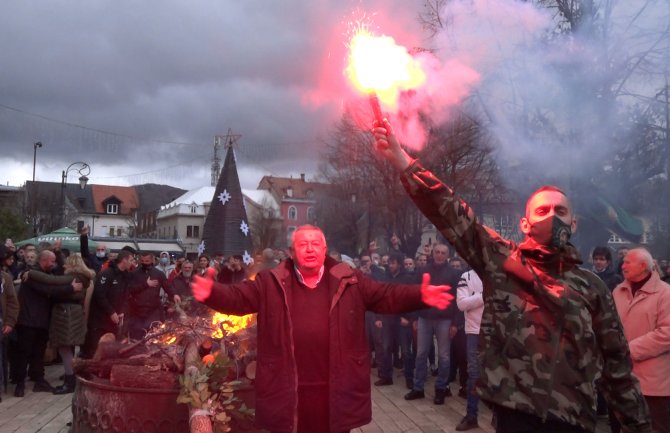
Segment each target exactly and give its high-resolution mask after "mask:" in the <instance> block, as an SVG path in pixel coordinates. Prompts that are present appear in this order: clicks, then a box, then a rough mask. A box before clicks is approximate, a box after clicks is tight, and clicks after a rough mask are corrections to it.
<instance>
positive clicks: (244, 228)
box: [240, 220, 249, 236]
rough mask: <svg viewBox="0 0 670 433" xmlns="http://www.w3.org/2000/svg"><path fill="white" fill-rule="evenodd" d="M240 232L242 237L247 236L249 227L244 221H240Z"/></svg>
mask: <svg viewBox="0 0 670 433" xmlns="http://www.w3.org/2000/svg"><path fill="white" fill-rule="evenodd" d="M240 230H242V233H244V236H249V226H248V225H247V222H246V221H244V220H242V224H240Z"/></svg>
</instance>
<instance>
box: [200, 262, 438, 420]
mask: <svg viewBox="0 0 670 433" xmlns="http://www.w3.org/2000/svg"><path fill="white" fill-rule="evenodd" d="M325 267H326V271H325V275H324V278H327V282H328V288H329V291H330V295H331V305H330V315H329V320H330V354H329V362H330V377H329V396H328V398H329V401H330V405H329V406H330V431H331V432H339V431H343V430H351V429H353V428H356V427H360V426H362V425H365V424H368V423H369V422H370V421H371V420H372V410H371V403H370V352H369V349H368V347H369V346H368V341H367V338H366V335H365V311H366V310H371V311H374V312H376V313H384V314H396V313H402V312H406V311H412V310H418V309H421V308H426V305H425V304H424V303H423V302H422V301H421V289H420V286H418V285H394V284H389V283H379V282H374V281H372V280H370V279H369V278H366V277H364V276H363V275H362V274H361V273H360V272H358V271H354V270H352V269H351V268H350V267H349V266H348V265H346V264H344V263H339V262H336V261H335V260H333V259H331V258H329V257H328V258H326V264H325ZM293 272H294V268H293V261H291V260H285V261H284V262H282V263H281V264H280V265H278V266H277V267H276V268H274V269H271V270H267V271H263V272H260V273H259V274H258V275H257V276H256V279H255V280H254V281H246V282H243V283H240V284H232V285H222V284H219V283H215V284H214V289H213V291H212V294H211V295H210V297H209V298H208V299H207V300H206V301H205V303H206V304H207V305H208V306H210V307H212V308H214V309H216V310H218V311H221V312H224V313H227V314H235V315H244V314H249V313H258V317H257V323H258V359H257V370H256V384H255V387H256V425H257V426H258V427H260V428H265V429H268V430H271V431H282V432H283V431H286V432H295V431H296V429H297V425H296V424H297V417H298V409H297V405H298V401H297V393H298V377H297V370H296V361H295V356H294V351H293V346H294V345H293V333H292V327H293V324H292V321H291V315H290V314H289V310H288V308H289V305H290V302H289V300H288V297H290V296H291V288H290V287H288V285H289V284H290V283H291V282H293V281H295V277H294V276H293V275H291V273H293Z"/></svg>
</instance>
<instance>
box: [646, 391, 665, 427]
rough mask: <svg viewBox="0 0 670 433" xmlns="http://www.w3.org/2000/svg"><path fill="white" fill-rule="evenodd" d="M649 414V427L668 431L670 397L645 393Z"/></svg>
mask: <svg viewBox="0 0 670 433" xmlns="http://www.w3.org/2000/svg"><path fill="white" fill-rule="evenodd" d="M644 399H645V400H647V406H649V414H650V415H651V427H652V428H653V429H654V431H656V432H670V397H656V396H650V395H645V396H644Z"/></svg>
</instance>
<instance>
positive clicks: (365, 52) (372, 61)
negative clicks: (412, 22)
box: [346, 26, 426, 108]
mask: <svg viewBox="0 0 670 433" xmlns="http://www.w3.org/2000/svg"><path fill="white" fill-rule="evenodd" d="M346 72H347V75H348V76H349V80H350V81H351V83H352V84H353V86H354V87H355V88H356V89H357V90H358V91H360V92H362V93H366V94H371V93H376V94H377V95H378V96H379V99H380V100H381V101H382V102H383V103H384V104H385V105H386V106H388V107H392V108H395V107H396V106H397V101H398V94H399V93H400V92H401V91H403V90H410V89H415V88H417V87H419V86H421V85H422V84H423V83H424V82H425V81H426V74H425V73H424V72H423V70H422V68H421V63H420V62H419V61H418V60H417V59H415V58H414V57H412V56H411V55H410V53H409V52H408V51H407V48H405V47H403V46H401V45H397V44H396V43H395V40H394V39H393V38H391V37H389V36H375V35H373V34H372V33H371V32H370V31H369V30H367V29H366V28H365V26H361V27H360V28H359V29H358V30H357V31H356V32H355V33H354V35H353V37H352V38H351V41H350V42H349V62H348V66H347V71H346Z"/></svg>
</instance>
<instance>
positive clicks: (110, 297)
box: [79, 251, 135, 358]
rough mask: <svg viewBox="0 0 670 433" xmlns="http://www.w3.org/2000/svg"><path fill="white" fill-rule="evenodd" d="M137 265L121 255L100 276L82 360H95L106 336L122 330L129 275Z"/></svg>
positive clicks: (97, 279)
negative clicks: (96, 353) (103, 337)
mask: <svg viewBox="0 0 670 433" xmlns="http://www.w3.org/2000/svg"><path fill="white" fill-rule="evenodd" d="M134 261H135V259H134V257H133V255H132V253H130V252H129V251H121V252H119V255H118V256H116V260H114V261H110V263H109V266H108V267H107V269H105V270H104V271H102V272H100V273H99V274H98V275H97V277H96V280H95V286H94V287H93V296H92V298H91V305H90V307H89V314H88V330H87V332H86V341H85V342H84V345H83V346H82V347H81V351H80V353H79V356H81V357H82V358H92V357H93V354H94V353H95V350H96V349H97V347H98V341H99V340H100V337H102V336H103V335H104V334H106V333H108V332H112V333H114V334H116V333H118V332H119V330H120V329H121V326H122V324H123V317H124V315H125V310H126V304H127V300H128V284H129V283H130V272H129V271H130V270H131V269H132V268H133V266H134Z"/></svg>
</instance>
